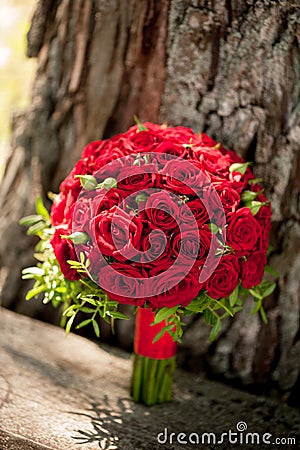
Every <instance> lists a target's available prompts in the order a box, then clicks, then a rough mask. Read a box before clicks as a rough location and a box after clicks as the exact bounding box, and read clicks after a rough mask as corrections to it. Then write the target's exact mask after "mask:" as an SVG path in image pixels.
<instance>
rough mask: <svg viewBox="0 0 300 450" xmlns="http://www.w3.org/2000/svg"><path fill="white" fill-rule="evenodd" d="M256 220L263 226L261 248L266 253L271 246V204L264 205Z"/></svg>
mask: <svg viewBox="0 0 300 450" xmlns="http://www.w3.org/2000/svg"><path fill="white" fill-rule="evenodd" d="M260 201H261V200H260ZM255 218H256V220H257V221H258V223H259V224H260V226H261V239H260V245H259V248H260V250H264V251H265V252H266V251H267V249H268V246H269V234H270V230H271V204H270V203H269V204H267V205H263V206H262V207H261V208H260V210H259V211H258V213H257V214H256V215H255Z"/></svg>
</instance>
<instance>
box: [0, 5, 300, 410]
mask: <svg viewBox="0 0 300 450" xmlns="http://www.w3.org/2000/svg"><path fill="white" fill-rule="evenodd" d="M0 14H1V15H0V17H1V25H0V67H1V71H0V76H1V84H0V89H1V93H0V96H1V97H0V98H1V102H0V108H1V122H0V140H1V164H0V171H1V178H2V181H1V185H0V236H1V239H0V301H1V305H2V306H3V307H6V308H9V309H11V310H14V311H16V312H18V313H22V314H26V315H29V316H32V317H35V318H38V319H41V320H45V321H48V322H52V323H58V313H57V311H55V310H54V309H53V308H51V306H50V305H49V306H47V307H45V306H44V305H43V304H42V302H41V301H36V300H32V301H30V302H26V301H25V300H24V298H25V292H26V291H27V289H28V284H26V283H25V282H24V281H21V270H22V268H23V267H27V266H30V265H32V264H34V259H33V256H32V254H33V248H34V244H35V240H34V239H31V238H29V237H28V236H26V233H25V230H24V229H23V228H22V227H20V226H19V225H18V221H19V219H20V218H21V217H23V216H25V215H28V214H32V213H33V212H34V204H35V198H36V196H37V195H41V196H42V197H43V199H44V201H45V202H46V204H47V206H48V207H50V201H49V200H48V199H47V193H48V192H49V191H52V192H57V191H58V188H59V184H60V182H61V181H62V180H63V179H64V177H65V176H66V175H67V174H68V173H69V171H70V170H71V168H72V166H73V165H74V163H75V162H76V160H77V159H78V158H79V157H80V154H81V152H82V149H83V148H84V146H85V145H86V144H87V143H88V142H90V141H92V140H96V139H100V138H102V137H104V138H105V137H108V136H111V135H113V134H115V133H118V132H123V131H125V130H126V129H127V128H128V127H129V126H130V125H132V124H133V115H134V114H136V115H137V116H138V117H139V118H140V120H141V121H146V120H147V121H153V122H160V123H162V122H166V123H168V124H169V125H171V126H172V125H183V126H189V127H192V128H193V129H194V131H196V132H205V133H207V134H208V135H210V136H211V137H212V138H214V139H216V140H217V141H219V142H222V144H223V145H225V146H226V147H228V148H231V149H233V150H235V151H236V152H237V153H238V154H240V155H241V156H242V157H244V158H245V159H246V160H249V161H253V162H254V165H253V167H254V172H255V174H256V175H257V177H262V178H263V180H264V187H265V192H266V195H267V197H268V198H269V199H271V201H272V207H273V226H272V233H271V245H272V250H271V254H270V264H271V265H272V266H273V267H274V268H275V269H276V270H277V271H278V272H279V273H280V280H279V283H278V287H277V289H276V290H275V292H274V293H273V294H272V295H271V296H270V297H269V298H268V299H267V301H266V302H265V308H266V311H267V315H268V319H269V323H268V325H267V326H265V325H264V324H263V323H262V321H261V319H260V318H259V317H258V316H250V314H249V313H250V310H251V309H252V303H251V302H249V304H248V305H247V306H246V308H245V309H244V311H242V312H241V313H240V314H238V315H237V317H235V318H234V320H227V322H226V324H225V326H224V328H223V330H222V333H221V334H220V336H219V337H218V339H217V340H216V341H215V342H214V343H213V344H211V343H210V342H209V340H208V335H209V331H210V330H209V329H208V327H206V326H204V324H203V323H202V319H201V318H197V319H195V320H194V321H192V322H191V323H189V325H188V326H187V327H186V331H185V334H184V339H183V343H182V345H181V346H180V350H179V354H178V362H179V365H181V366H182V367H184V368H185V369H187V370H190V371H193V372H198V373H204V374H206V375H207V376H209V377H211V378H216V379H220V380H222V381H223V382H227V383H231V384H233V385H234V386H236V387H240V388H242V389H248V390H250V391H253V392H257V393H264V394H267V395H270V396H276V397H280V398H281V399H283V400H284V401H287V402H289V403H290V404H292V405H296V404H299V398H300V396H299V387H300V297H299V292H300V278H299V272H300V201H299V199H300V183H299V173H300V149H299V142H300V70H299V69H300V46H299V43H300V20H299V17H300V8H299V4H298V2H290V1H288V0H281V1H280V2H274V1H272V0H261V1H260V0H258V1H247V2H245V1H244V0H235V1H234V2H233V1H226V2H225V1H223V0H214V1H205V2H204V1H201V0H199V1H194V0H186V1H179V0H161V1H159V2H156V1H153V0H139V1H136V0H112V1H109V2H106V1H102V0H76V1H75V0H74V1H69V0H39V1H38V0H34V1H29V0H26V1H25V2H23V1H21V0H20V1H17V0H15V1H13V0H11V1H8V0H6V1H5V2H1V4H0ZM27 31H28V33H27V43H26V41H25V35H26V32H27ZM25 53H26V54H27V58H26V57H25ZM12 113H13V114H12ZM133 326H134V324H133V321H130V323H129V321H128V322H127V323H126V324H125V323H120V324H119V326H118V328H117V334H116V335H115V336H112V335H111V334H110V332H109V331H108V330H107V329H104V333H103V335H102V336H103V339H106V340H108V341H110V342H111V343H114V344H115V345H118V346H121V347H123V348H126V349H127V350H131V348H132V337H133ZM86 332H87V334H88V335H89V336H91V334H92V332H91V330H88V329H87V331H86Z"/></svg>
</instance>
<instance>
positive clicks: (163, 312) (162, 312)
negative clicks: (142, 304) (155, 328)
mask: <svg viewBox="0 0 300 450" xmlns="http://www.w3.org/2000/svg"><path fill="white" fill-rule="evenodd" d="M177 309H178V305H176V306H173V308H168V307H165V308H160V309H159V310H158V311H157V313H156V314H155V318H154V322H153V324H151V325H155V324H157V323H160V322H162V321H163V320H166V319H168V318H169V317H170V316H172V315H173V314H175V313H176V311H177Z"/></svg>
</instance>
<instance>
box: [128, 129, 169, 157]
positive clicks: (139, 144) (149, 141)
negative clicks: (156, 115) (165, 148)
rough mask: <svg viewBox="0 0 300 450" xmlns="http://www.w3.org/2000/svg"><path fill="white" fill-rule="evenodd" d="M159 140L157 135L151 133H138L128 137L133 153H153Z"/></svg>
mask: <svg viewBox="0 0 300 450" xmlns="http://www.w3.org/2000/svg"><path fill="white" fill-rule="evenodd" d="M161 140H162V139H161V137H160V136H159V135H158V134H157V133H152V132H151V131H138V132H137V133H135V134H133V135H131V136H130V141H131V143H132V144H133V147H134V152H135V153H136V152H146V151H153V149H154V148H155V147H156V145H157V144H158V143H159V142H161Z"/></svg>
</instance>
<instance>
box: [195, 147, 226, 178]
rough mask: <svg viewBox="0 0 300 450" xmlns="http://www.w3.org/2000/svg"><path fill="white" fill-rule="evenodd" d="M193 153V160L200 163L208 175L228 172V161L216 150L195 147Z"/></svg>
mask: <svg viewBox="0 0 300 450" xmlns="http://www.w3.org/2000/svg"><path fill="white" fill-rule="evenodd" d="M191 152H192V157H193V159H194V160H196V161H198V162H200V164H201V166H202V168H203V170H205V171H207V172H208V173H212V174H216V173H218V172H222V171H226V170H228V167H229V165H230V163H229V161H228V159H227V158H226V156H224V155H222V153H221V152H220V150H218V149H216V148H210V147H202V146H198V145H195V146H194V147H192V148H191Z"/></svg>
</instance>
